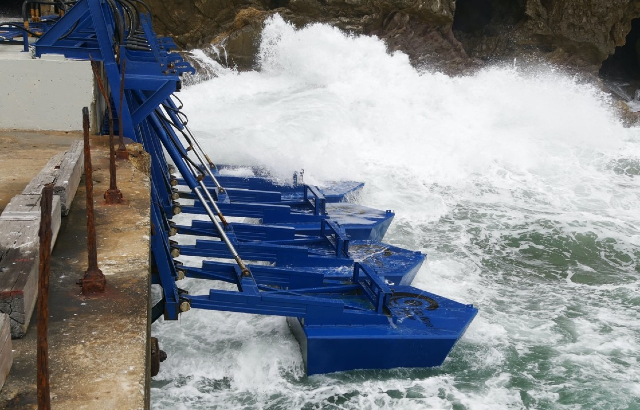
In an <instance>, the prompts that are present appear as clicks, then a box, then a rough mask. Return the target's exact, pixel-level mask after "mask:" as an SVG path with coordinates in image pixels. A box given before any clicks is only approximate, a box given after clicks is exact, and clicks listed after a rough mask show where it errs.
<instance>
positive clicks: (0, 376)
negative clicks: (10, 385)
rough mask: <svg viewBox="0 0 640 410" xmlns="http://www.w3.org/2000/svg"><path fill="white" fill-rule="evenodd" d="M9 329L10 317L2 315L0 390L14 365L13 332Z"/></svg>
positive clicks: (0, 316)
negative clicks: (12, 364)
mask: <svg viewBox="0 0 640 410" xmlns="http://www.w3.org/2000/svg"><path fill="white" fill-rule="evenodd" d="M9 329H10V326H9V316H8V315H5V314H4V313H0V389H2V386H3V385H4V381H5V380H6V379H7V375H8V374H9V370H10V369H11V363H13V353H12V352H11V350H12V344H11V331H10V330H9Z"/></svg>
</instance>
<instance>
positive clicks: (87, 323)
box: [0, 132, 150, 409]
mask: <svg viewBox="0 0 640 410" xmlns="http://www.w3.org/2000/svg"><path fill="white" fill-rule="evenodd" d="M62 134H64V133H62ZM14 137H15V135H13V136H6V134H4V133H2V132H0V138H5V141H6V139H7V138H14ZM18 137H21V136H18ZM74 137H75V138H77V135H75V136H73V135H72V136H69V137H68V138H74ZM29 138H33V140H32V141H35V140H38V139H41V141H40V142H43V144H44V145H42V146H40V145H38V144H36V143H34V144H32V145H36V147H32V148H37V150H43V151H46V150H48V149H51V150H55V144H57V142H56V139H57V138H59V139H60V140H59V142H61V143H62V140H63V139H65V138H67V136H66V134H65V135H60V134H58V135H57V138H53V139H47V138H46V137H43V136H42V134H34V135H33V136H29V137H28V138H17V140H18V141H17V142H11V141H9V142H5V144H9V143H10V145H11V146H12V149H13V148H15V147H16V146H25V147H27V146H28V144H29V142H27V141H28V139H29ZM0 141H2V139H0ZM69 143H70V141H69ZM15 144H17V145H15ZM52 144H53V145H54V146H52ZM65 144H66V142H65ZM92 144H93V149H92V162H93V177H94V201H95V205H94V206H95V214H96V231H97V235H98V264H99V267H100V269H101V270H102V272H103V273H104V274H105V276H106V278H107V292H106V294H104V295H99V296H92V297H84V296H82V294H81V293H80V287H79V286H77V285H76V281H77V280H78V279H79V278H81V277H82V276H83V274H84V271H85V270H86V269H87V250H86V214H85V210H86V209H85V200H86V199H85V198H86V197H85V189H84V177H83V180H82V181H81V182H80V187H79V188H78V192H77V194H76V197H75V200H74V202H73V204H72V207H71V212H70V214H69V216H67V217H65V218H63V221H62V226H61V229H60V232H59V234H58V240H57V242H56V245H55V247H54V249H53V254H52V261H51V279H50V300H49V313H50V318H49V362H50V380H51V396H52V401H51V404H52V408H54V409H145V408H148V406H149V389H148V386H149V379H148V378H149V371H148V367H149V357H148V356H149V355H148V351H149V349H148V335H149V315H148V313H149V308H148V305H149V298H148V297H149V230H150V224H149V179H148V176H147V175H145V173H144V172H143V171H142V168H144V165H142V166H140V167H139V168H136V166H134V164H136V163H137V162H140V161H136V159H135V158H134V159H133V161H131V162H122V161H119V162H118V188H120V190H121V191H122V193H123V194H124V197H125V198H126V199H127V201H128V203H127V204H126V205H111V206H109V205H105V204H104V200H103V198H102V195H103V193H104V191H105V190H106V189H107V188H108V185H109V169H108V151H107V148H106V139H105V138H104V137H99V138H98V137H92ZM63 145H64V144H63ZM66 146H68V145H66ZM66 146H65V148H66ZM62 149H64V148H62ZM31 151H32V152H35V149H34V150H31ZM55 152H57V151H55ZM55 152H52V153H51V155H49V156H48V157H47V158H44V156H45V155H44V154H42V155H43V158H42V162H41V165H40V167H39V168H38V167H37V166H36V165H33V168H34V169H33V175H31V177H33V176H34V175H35V174H37V173H38V171H39V170H40V168H41V167H42V166H43V165H44V164H45V163H46V162H47V161H48V159H49V158H50V157H51V156H53V154H55ZM5 154H7V153H6V152H4V153H3V155H5ZM9 157H10V155H9V156H6V157H5V158H9ZM21 158H22V159H21V160H20V159H16V160H15V162H16V163H17V164H22V165H24V164H25V163H26V162H29V161H28V160H27V158H25V157H21ZM22 165H21V166H22ZM29 166H31V164H29ZM24 168H25V167H22V168H17V169H24ZM6 172H7V169H6V165H5V160H4V158H1V157H0V175H6ZM19 178H22V179H23V180H25V182H24V184H23V185H22V186H20V187H17V185H18V184H19ZM11 182H13V185H16V188H14V191H15V192H17V193H19V192H20V191H21V190H22V189H24V186H25V185H26V183H27V182H28V176H27V177H21V176H19V175H16V179H15V180H12V181H11ZM10 185H11V184H10ZM0 187H1V188H0V192H1V194H0V197H2V198H3V200H4V198H5V196H6V197H7V200H6V201H8V199H10V198H11V196H12V195H11V193H9V192H7V191H8V190H7V188H6V185H5V183H4V182H3V181H2V180H0ZM6 201H5V202H6ZM0 206H1V204H0ZM36 320H37V313H34V315H33V316H32V320H31V325H30V327H29V330H28V332H27V334H26V335H25V337H24V338H22V339H15V340H13V349H14V362H13V367H12V369H11V373H10V374H9V377H8V379H7V381H6V383H5V385H4V387H3V389H2V391H0V408H2V409H36V408H37V404H36V385H35V382H36Z"/></svg>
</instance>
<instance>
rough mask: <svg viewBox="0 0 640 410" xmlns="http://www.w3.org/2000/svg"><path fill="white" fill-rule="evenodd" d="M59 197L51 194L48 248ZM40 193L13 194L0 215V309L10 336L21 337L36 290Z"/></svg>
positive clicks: (57, 222) (54, 230) (55, 231)
mask: <svg viewBox="0 0 640 410" xmlns="http://www.w3.org/2000/svg"><path fill="white" fill-rule="evenodd" d="M60 215H61V211H60V198H59V197H57V196H55V195H54V197H53V202H52V215H51V231H52V241H51V247H52V248H53V245H54V244H55V240H56V238H57V236H58V232H59V230H60V224H61V216H60ZM39 229H40V195H16V196H15V197H13V199H12V200H11V202H9V204H8V205H7V207H6V208H5V210H4V212H3V213H2V215H0V232H2V235H0V312H2V313H6V314H8V315H9V318H10V326H11V336H12V337H13V338H19V337H22V336H23V335H24V334H25V333H26V331H27V327H28V325H29V320H30V319H31V314H32V313H33V308H34V306H35V303H36V298H37V293H38V266H39V260H40V255H39V254H40V247H39V245H40V239H39V237H38V231H39Z"/></svg>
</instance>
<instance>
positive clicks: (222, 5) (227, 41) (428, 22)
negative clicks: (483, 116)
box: [149, 0, 640, 73]
mask: <svg viewBox="0 0 640 410" xmlns="http://www.w3.org/2000/svg"><path fill="white" fill-rule="evenodd" d="M149 4H150V6H151V8H152V10H153V12H154V24H155V28H156V30H157V31H158V32H159V33H163V34H166V35H171V36H173V37H174V38H175V39H176V41H177V43H178V44H179V45H180V46H182V47H183V48H186V49H189V48H196V47H200V48H202V47H206V46H208V45H209V44H211V43H212V42H213V43H214V44H218V45H223V46H224V47H225V48H226V52H227V59H228V61H227V63H229V65H232V66H234V65H235V66H237V67H238V69H240V70H244V69H252V68H254V67H255V57H256V52H257V46H258V42H259V38H260V32H261V30H262V25H263V22H264V20H265V19H266V18H267V17H268V16H270V15H272V14H274V13H279V14H280V15H282V16H283V18H284V19H285V20H287V21H289V22H291V23H293V24H294V25H296V26H298V27H301V26H304V25H306V24H309V23H313V22H321V23H327V24H331V25H334V26H337V27H339V28H341V29H343V30H346V31H348V32H351V33H355V34H367V35H369V34H373V35H377V36H379V37H380V38H382V39H384V40H385V41H386V43H387V45H388V47H389V50H390V51H394V50H400V51H403V52H405V53H407V54H408V55H409V57H410V59H411V61H412V62H413V64H414V65H416V66H427V67H431V68H434V69H438V70H442V71H445V72H448V73H456V72H462V71H465V70H468V69H472V68H475V67H479V66H481V65H482V64H483V63H485V64H486V63H490V62H495V61H501V60H505V61H509V60H512V59H513V58H514V57H519V58H525V59H532V60H542V61H548V62H551V63H553V64H557V65H559V66H564V67H568V68H571V69H572V70H578V71H580V72H584V73H597V72H598V70H599V68H600V66H601V64H602V62H603V61H604V60H606V59H607V58H608V57H609V56H610V55H612V54H613V53H614V51H615V49H616V47H618V46H621V45H623V44H624V43H625V40H626V36H627V34H628V33H629V31H630V30H631V21H632V20H633V19H635V18H639V17H640V2H638V1H637V0H457V1H456V0H262V1H260V0H176V1H172V2H167V1H163V0H149Z"/></svg>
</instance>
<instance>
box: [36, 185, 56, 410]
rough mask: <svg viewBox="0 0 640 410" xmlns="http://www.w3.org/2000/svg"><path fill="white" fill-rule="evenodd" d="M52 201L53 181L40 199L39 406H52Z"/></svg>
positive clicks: (39, 407)
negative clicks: (50, 337) (49, 328)
mask: <svg viewBox="0 0 640 410" xmlns="http://www.w3.org/2000/svg"><path fill="white" fill-rule="evenodd" d="M52 202H53V184H47V185H45V186H44V188H43V189H42V197H41V199H40V232H39V234H38V236H40V266H39V278H38V346H37V361H38V366H37V367H38V369H37V374H38V376H37V378H38V387H37V391H38V410H49V409H51V395H50V391H49V342H48V340H47V328H48V326H49V269H50V267H49V265H50V262H51V236H52V234H51V208H52V205H51V204H52Z"/></svg>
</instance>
